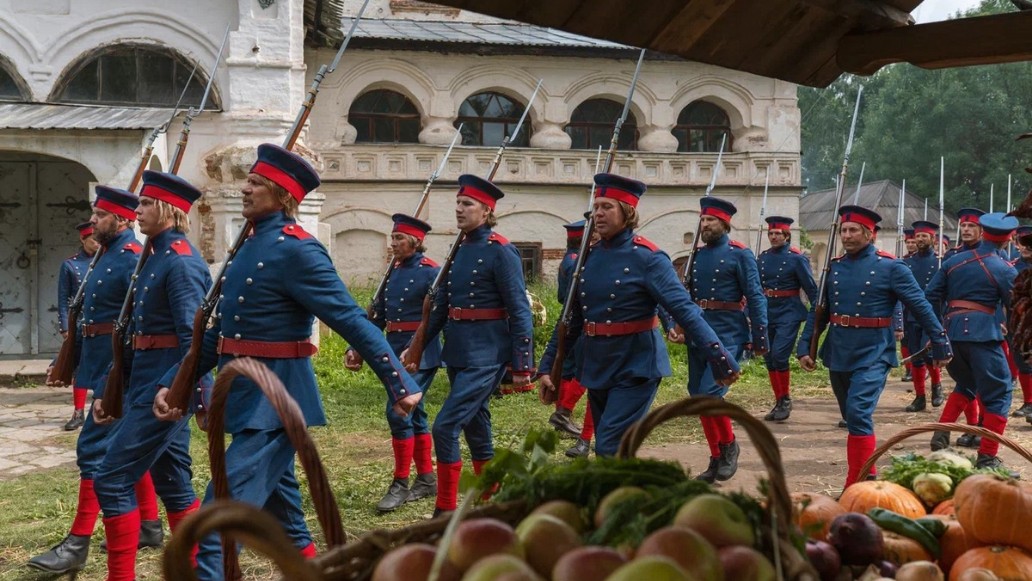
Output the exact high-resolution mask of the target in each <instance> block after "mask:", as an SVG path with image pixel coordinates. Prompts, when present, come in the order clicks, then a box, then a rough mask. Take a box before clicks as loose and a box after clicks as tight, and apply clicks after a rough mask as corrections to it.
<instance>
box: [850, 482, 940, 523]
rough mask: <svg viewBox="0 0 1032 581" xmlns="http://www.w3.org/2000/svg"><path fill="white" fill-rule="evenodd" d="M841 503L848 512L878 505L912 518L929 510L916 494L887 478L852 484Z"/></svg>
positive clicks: (860, 511) (865, 510)
mask: <svg viewBox="0 0 1032 581" xmlns="http://www.w3.org/2000/svg"><path fill="white" fill-rule="evenodd" d="M839 504H841V505H842V508H844V509H846V512H859V513H863V514H867V511H868V510H870V509H872V508H874V507H876V506H878V507H881V508H887V509H889V510H891V511H893V512H898V513H899V514H902V515H904V516H909V517H910V518H917V517H921V516H925V515H926V514H927V511H926V510H925V507H924V504H923V503H922V502H921V499H920V498H918V497H917V495H916V494H914V493H913V492H910V491H909V490H907V489H906V488H904V487H902V486H900V485H899V484H896V483H894V482H887V481H885V480H863V481H860V482H856V483H854V484H852V485H851V486H850V487H849V488H847V489H845V490H844V491H843V492H842V496H840V497H839Z"/></svg>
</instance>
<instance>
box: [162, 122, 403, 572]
mask: <svg viewBox="0 0 1032 581" xmlns="http://www.w3.org/2000/svg"><path fill="white" fill-rule="evenodd" d="M318 185H319V176H318V175H317V174H316V173H315V170H314V169H312V167H311V166H310V165H309V164H308V162H306V161H305V160H304V159H302V158H301V157H300V156H298V155H297V154H295V153H292V152H290V151H287V150H286V149H283V148H281V147H279V146H277V145H272V144H267V143H266V144H262V145H259V146H258V159H257V161H256V162H255V164H254V165H253V166H252V167H251V171H250V173H249V174H248V176H247V182H246V183H245V184H244V187H243V189H242V190H241V192H242V193H243V211H242V212H241V214H242V215H243V217H244V218H245V219H246V220H248V221H249V222H250V224H251V226H252V228H253V235H252V236H251V237H250V238H248V239H247V241H246V242H244V243H243V245H242V246H241V247H240V249H239V250H238V251H237V253H236V255H235V256H234V258H233V260H232V262H231V263H230V264H228V265H227V268H226V271H225V276H226V278H225V281H224V283H223V286H222V295H221V300H220V301H219V307H218V310H217V313H216V316H215V319H214V324H213V326H212V327H211V328H210V329H208V330H207V331H206V332H205V334H204V343H203V345H202V346H201V350H200V353H199V355H198V360H199V364H198V369H197V376H196V377H193V378H191V379H192V381H197V380H198V379H200V378H201V377H202V376H204V375H206V374H207V373H208V372H209V371H211V369H212V368H213V367H215V366H216V365H220V366H221V365H224V364H226V363H228V362H230V361H232V360H233V358H234V357H254V358H256V359H258V360H259V361H261V362H262V363H264V364H265V365H266V366H268V367H269V369H270V370H271V371H272V372H273V373H275V374H276V375H277V376H279V378H280V379H281V380H282V381H283V384H284V385H285V386H286V388H287V392H288V393H289V395H290V396H291V397H292V398H293V399H294V401H296V402H297V405H298V407H299V408H300V409H301V413H302V414H303V416H304V418H305V422H306V424H307V425H309V426H321V425H324V424H325V423H326V414H325V412H324V411H323V406H322V401H321V399H320V396H319V390H318V388H317V386H316V383H315V373H314V372H313V370H312V362H311V359H310V357H311V356H312V355H313V354H315V352H316V347H315V345H313V344H312V343H311V342H310V341H309V337H310V336H311V334H312V324H313V322H314V318H315V317H318V318H319V319H320V320H321V321H323V322H324V323H326V324H327V325H328V326H329V327H330V328H331V329H333V330H334V331H336V332H337V333H340V334H341V335H342V336H343V337H344V339H345V340H347V341H348V342H349V343H350V344H351V345H352V346H354V347H355V349H357V350H358V352H359V353H361V354H362V357H363V358H364V359H365V360H366V361H367V362H369V365H370V367H371V368H372V370H373V372H374V373H376V376H377V377H379V378H380V381H382V382H383V384H384V386H385V387H386V388H387V392H388V398H389V399H391V400H392V401H394V402H395V403H394V405H395V406H396V407H395V411H397V412H398V413H399V415H405V414H407V413H408V412H409V411H410V410H411V409H412V407H413V406H415V405H416V404H417V403H419V400H420V398H421V397H422V393H421V392H420V391H419V386H418V385H417V384H416V383H415V381H413V379H412V377H410V376H409V374H408V373H407V372H406V371H405V370H404V369H403V368H402V365H401V363H400V362H399V361H398V358H397V357H396V356H395V355H394V352H393V350H392V349H391V347H390V345H389V344H388V343H387V340H386V339H384V337H383V335H382V334H381V333H380V331H379V329H377V328H376V326H375V325H373V324H372V323H370V322H369V320H368V319H367V318H366V314H365V311H364V309H362V308H361V307H359V306H358V304H356V303H355V301H354V299H353V298H352V297H351V294H350V293H349V292H348V290H347V288H346V287H345V286H344V283H343V282H342V281H341V280H340V276H339V275H338V274H337V271H336V269H334V267H333V263H332V262H331V260H330V256H329V254H328V253H327V252H326V249H325V248H324V247H323V246H322V244H319V242H318V240H316V239H315V238H314V237H313V236H312V235H311V234H309V233H308V232H306V231H305V230H304V229H303V228H301V226H299V225H298V224H297V222H296V218H295V217H296V215H297V208H298V205H299V204H300V203H301V200H302V199H303V198H304V196H305V195H306V194H307V193H308V192H310V191H311V190H313V189H315V188H316V187H317V186H318ZM178 370H179V365H178V364H177V365H175V366H173V367H172V368H171V369H170V370H169V371H168V373H166V374H165V376H164V377H163V378H162V379H161V380H159V381H158V382H157V384H158V385H159V386H168V385H170V384H171V383H172V380H173V378H174V377H175V375H176V373H177V372H178ZM167 393H168V389H167V387H162V388H161V389H159V391H158V393H157V395H156V396H155V399H154V413H155V415H157V416H158V418H159V419H168V420H181V418H182V416H183V411H182V410H179V409H173V408H169V406H168V404H167V402H166V397H167ZM200 395H201V397H200V398H198V401H197V402H196V403H197V408H198V410H197V411H198V412H200V411H202V410H203V409H204V408H205V406H206V405H207V401H208V397H209V396H210V394H206V393H204V392H203V391H202V392H201V394H200ZM226 431H227V432H228V433H230V434H232V435H233V442H232V443H231V444H230V445H229V447H228V449H227V450H226V470H227V473H228V476H229V489H230V494H231V496H232V497H233V498H234V499H236V500H239V501H242V502H247V503H249V504H253V505H255V506H259V507H263V508H265V509H266V510H268V511H270V512H272V513H273V514H275V515H277V517H278V518H279V519H280V522H281V524H283V525H284V526H285V527H287V528H288V533H289V534H290V537H291V539H292V540H293V542H294V544H295V546H297V548H298V549H299V550H300V551H301V553H302V554H303V555H306V556H308V555H314V554H315V547H314V545H312V543H311V536H310V534H309V533H308V530H307V527H305V526H304V515H303V513H302V510H301V504H300V503H301V495H300V492H299V490H298V482H297V479H296V478H295V476H294V453H295V451H294V447H293V446H292V445H291V444H290V441H289V440H288V438H287V435H286V432H285V430H284V429H283V424H282V423H281V422H280V420H279V417H278V416H277V414H276V412H275V410H274V409H273V407H272V404H271V403H269V401H268V400H267V399H266V398H265V396H264V395H263V394H262V392H261V390H260V389H259V388H258V387H257V386H256V385H255V384H254V382H252V381H251V380H249V379H246V378H243V377H238V378H237V379H236V380H234V382H233V385H232V387H231V389H230V392H229V397H228V399H227V401H226ZM213 494H214V491H213V490H212V486H211V485H210V484H209V486H208V490H207V492H206V493H205V497H204V502H210V501H211V500H212V499H213ZM197 574H198V577H200V578H201V579H204V580H208V579H221V577H222V551H221V546H220V542H219V539H218V536H217V535H209V536H208V537H205V538H204V539H203V540H202V541H201V543H200V550H199V553H198V555H197Z"/></svg>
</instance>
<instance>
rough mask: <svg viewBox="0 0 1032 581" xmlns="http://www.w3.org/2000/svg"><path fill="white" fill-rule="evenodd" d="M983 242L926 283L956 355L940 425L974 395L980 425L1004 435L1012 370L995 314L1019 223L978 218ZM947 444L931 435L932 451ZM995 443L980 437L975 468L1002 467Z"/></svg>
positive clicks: (1006, 299)
mask: <svg viewBox="0 0 1032 581" xmlns="http://www.w3.org/2000/svg"><path fill="white" fill-rule="evenodd" d="M979 224H980V226H981V229H982V242H981V244H979V246H978V247H976V248H974V249H972V250H969V251H967V252H961V253H958V254H956V255H954V256H953V257H951V258H950V259H949V260H947V261H945V262H943V263H942V269H941V270H940V271H939V272H938V273H936V275H935V277H933V278H932V281H931V282H930V283H929V284H928V288H927V289H926V292H927V294H928V298H929V299H930V300H932V301H944V302H945V304H946V306H945V311H946V315H945V320H946V328H947V331H948V333H949V336H950V340H951V341H952V342H953V348H954V350H955V351H956V357H955V358H954V359H953V361H952V362H951V363H950V365H949V366H948V367H947V368H946V369H947V371H949V373H950V376H951V377H953V379H955V380H956V382H957V386H956V388H955V389H954V390H953V393H951V394H950V396H949V399H947V400H946V405H945V406H944V407H943V410H942V415H941V416H939V421H940V422H953V421H956V420H957V418H959V417H960V414H961V413H962V412H963V411H964V409H965V408H967V407H968V405H969V404H970V402H971V401H972V400H974V399H975V397H976V396H978V398H979V400H980V401H981V405H982V409H983V426H984V427H985V428H986V429H988V430H992V431H993V432H996V433H997V434H1003V431H1004V429H1005V428H1006V427H1007V413H1008V412H1009V411H1010V402H1011V372H1010V369H1009V366H1008V364H1007V357H1006V355H1005V354H1004V350H1003V341H1004V336H1003V330H1002V329H1001V328H1000V327H1001V325H1000V324H999V318H998V310H999V308H1000V307H1003V308H1005V309H1006V308H1008V307H1009V306H1010V298H1011V288H1012V287H1013V286H1014V278H1015V277H1016V276H1017V271H1016V270H1014V267H1013V266H1011V265H1010V263H1009V262H1007V261H1006V260H1005V259H1004V258H1003V257H1002V256H1000V255H999V253H998V252H999V250H1000V248H1002V247H1003V246H1004V245H1005V244H1006V243H1007V242H1008V241H1009V240H1010V236H1011V233H1012V232H1013V231H1014V230H1015V229H1016V228H1017V227H1018V220H1017V218H1014V217H1012V216H1005V215H1004V214H1002V213H992V214H984V215H982V216H981V217H980V218H979ZM948 445H949V432H935V434H934V435H933V436H932V442H931V446H932V449H933V450H938V449H941V448H945V447H946V446H948ZM998 449H999V443H998V442H996V441H993V440H991V439H989V438H983V439H982V441H981V445H980V446H979V448H978V460H977V461H976V462H975V465H976V467H978V468H996V467H999V466H1001V462H1000V459H999V457H998V456H997V455H996V453H997V450H998Z"/></svg>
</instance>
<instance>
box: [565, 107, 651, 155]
mask: <svg viewBox="0 0 1032 581" xmlns="http://www.w3.org/2000/svg"><path fill="white" fill-rule="evenodd" d="M622 112H623V105H621V104H620V103H617V102H616V101H610V100H609V99H588V100H587V101H584V102H583V103H581V104H580V105H578V106H577V108H576V109H574V110H573V115H571V116H570V124H569V125H567V126H566V134H567V135H569V136H570V139H572V140H573V144H572V145H571V146H570V147H571V148H573V149H598V147H599V146H600V145H601V146H602V149H609V142H610V141H612V139H613V127H614V126H615V125H616V120H617V119H619V118H620V113H622ZM616 147H617V149H621V150H623V151H629V150H635V149H637V148H638V122H637V120H635V118H634V113H631V112H629V111H628V113H627V119H626V120H625V121H624V124H623V126H622V127H620V140H619V141H618V142H617V144H616Z"/></svg>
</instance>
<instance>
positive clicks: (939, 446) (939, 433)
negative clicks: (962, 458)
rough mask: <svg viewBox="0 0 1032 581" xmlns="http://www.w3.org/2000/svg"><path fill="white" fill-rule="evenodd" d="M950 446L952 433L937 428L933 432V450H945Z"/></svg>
mask: <svg viewBox="0 0 1032 581" xmlns="http://www.w3.org/2000/svg"><path fill="white" fill-rule="evenodd" d="M949 447H950V433H949V432H947V431H945V430H936V431H935V432H934V433H932V452H935V451H937V450H945V449H946V448H949Z"/></svg>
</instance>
